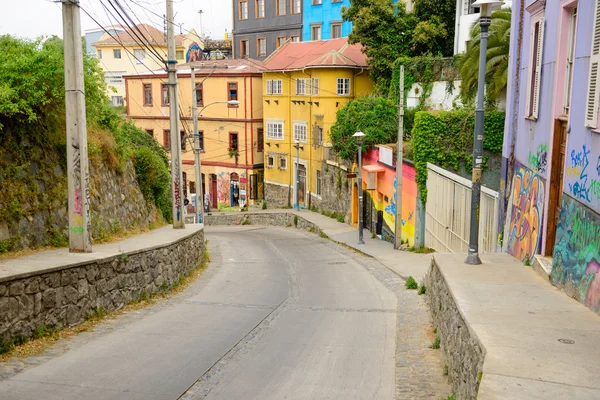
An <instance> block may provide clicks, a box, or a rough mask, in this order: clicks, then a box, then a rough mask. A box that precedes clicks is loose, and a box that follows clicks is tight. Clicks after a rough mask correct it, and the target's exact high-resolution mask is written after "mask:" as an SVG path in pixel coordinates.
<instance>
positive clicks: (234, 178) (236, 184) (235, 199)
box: [229, 172, 240, 207]
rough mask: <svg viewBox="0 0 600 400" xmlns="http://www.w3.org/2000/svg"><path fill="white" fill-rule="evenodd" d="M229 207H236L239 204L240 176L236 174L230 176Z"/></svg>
mask: <svg viewBox="0 0 600 400" xmlns="http://www.w3.org/2000/svg"><path fill="white" fill-rule="evenodd" d="M229 193H230V196H231V199H230V200H231V207H237V206H239V204H240V176H239V175H238V174H237V173H235V172H234V173H232V174H231V179H230V190H229Z"/></svg>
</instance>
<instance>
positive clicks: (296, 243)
mask: <svg viewBox="0 0 600 400" xmlns="http://www.w3.org/2000/svg"><path fill="white" fill-rule="evenodd" d="M206 237H207V239H208V240H209V251H210V254H211V258H212V262H211V264H210V266H209V268H208V270H207V271H206V272H205V276H203V277H201V278H200V279H198V280H197V281H196V282H194V283H193V284H192V285H191V286H190V287H188V288H187V289H186V290H185V291H184V292H183V293H181V294H180V295H177V296H175V297H173V298H171V299H169V300H167V301H164V302H159V303H158V304H156V305H153V306H151V307H150V308H149V309H147V310H143V311H139V312H131V313H128V314H126V315H124V316H121V317H118V318H117V319H116V320H114V321H109V322H106V323H103V324H101V326H100V327H99V328H97V329H96V331H95V332H93V333H90V334H87V335H85V334H84V335H81V337H78V338H76V339H74V340H73V341H72V343H68V345H66V346H65V347H64V351H63V353H62V354H59V355H57V356H55V357H53V358H51V359H49V360H47V361H45V360H44V361H45V362H41V363H40V362H39V361H36V360H35V359H34V360H32V361H31V364H32V367H29V368H26V369H25V370H24V371H22V372H20V373H18V374H16V375H14V376H12V377H10V378H8V379H5V380H2V381H0V398H2V399H6V400H8V399H11V400H12V399H18V400H25V399H36V400H37V399H48V400H53V399H61V400H63V399H145V400H146V399H179V398H181V399H393V398H394V396H395V395H396V397H402V390H401V389H402V388H400V390H399V389H398V388H397V377H396V376H397V375H396V374H397V370H396V366H397V365H399V364H398V363H399V360H396V358H397V357H398V356H397V353H398V351H399V347H398V346H399V344H398V343H397V340H396V338H397V334H398V335H400V333H401V331H398V332H397V307H398V297H397V295H396V294H395V293H393V292H392V291H391V290H390V289H389V288H388V287H390V283H389V282H392V281H393V282H395V279H394V277H390V273H389V271H383V272H382V271H380V270H381V269H382V267H381V266H374V264H375V263H374V262H372V261H371V260H369V259H368V258H366V257H362V256H358V255H356V254H354V253H353V252H351V251H349V250H346V249H344V248H342V247H340V246H337V245H334V244H332V243H331V242H329V241H327V240H322V239H319V238H318V237H316V235H310V234H307V233H303V232H300V231H297V230H295V229H281V228H259V227H251V226H249V227H246V226H244V227H234V228H232V227H208V228H207V232H206ZM378 275H380V276H378ZM382 281H383V282H384V283H385V282H386V281H389V282H388V283H387V284H386V285H384V284H383V283H382ZM394 284H397V282H396V283H394ZM392 286H393V284H392ZM413 297H414V296H413ZM421 311H422V310H421ZM406 312H410V310H406ZM398 315H399V314H398ZM404 334H406V335H407V337H408V336H410V334H408V333H406V332H405V333H404ZM409 350H410V349H409ZM398 354H399V353H398ZM419 357H420V359H422V358H423V356H419ZM42 358H43V357H42ZM407 360H408V361H407V363H408V362H409V361H410V357H409V358H407ZM433 361H434V363H435V362H436V359H433ZM437 362H438V363H439V361H437ZM411 363H412V362H411ZM408 367H410V368H413V369H414V367H412V366H411V365H408ZM435 368H439V371H438V372H441V367H440V366H439V365H436V366H435ZM407 371H408V369H407ZM439 375H441V373H440V374H439ZM416 384H417V385H421V386H422V387H428V386H427V384H428V383H425V384H423V383H422V382H416ZM407 385H408V386H410V382H409V383H407ZM408 386H407V387H408ZM405 389H406V388H405ZM431 390H434V392H435V390H436V388H435V387H433V389H431ZM408 391H413V390H412V389H410V390H408ZM423 394H426V393H423ZM430 394H433V392H431V393H430ZM437 394H438V393H437V392H436V395H437ZM414 395H415V393H414V391H413V393H412V395H410V396H407V397H410V398H412V397H414ZM423 398H429V397H423Z"/></svg>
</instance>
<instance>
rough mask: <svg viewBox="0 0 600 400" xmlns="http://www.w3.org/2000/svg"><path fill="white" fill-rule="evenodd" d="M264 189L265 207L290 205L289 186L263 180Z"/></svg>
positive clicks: (290, 193)
mask: <svg viewBox="0 0 600 400" xmlns="http://www.w3.org/2000/svg"><path fill="white" fill-rule="evenodd" d="M264 191H265V202H266V203H267V207H269V208H279V207H288V206H290V205H291V200H290V197H291V196H292V189H291V188H290V187H287V186H280V185H274V184H272V183H268V182H265V186H264Z"/></svg>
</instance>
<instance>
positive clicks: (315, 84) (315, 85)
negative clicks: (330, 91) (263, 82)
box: [311, 78, 319, 96]
mask: <svg viewBox="0 0 600 400" xmlns="http://www.w3.org/2000/svg"><path fill="white" fill-rule="evenodd" d="M311 87H312V94H313V96H316V95H318V94H319V78H312V85H311Z"/></svg>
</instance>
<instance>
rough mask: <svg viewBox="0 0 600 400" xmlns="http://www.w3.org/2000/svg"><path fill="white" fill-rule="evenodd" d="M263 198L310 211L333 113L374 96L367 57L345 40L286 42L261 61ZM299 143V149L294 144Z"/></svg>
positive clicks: (318, 192)
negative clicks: (262, 64)
mask: <svg viewBox="0 0 600 400" xmlns="http://www.w3.org/2000/svg"><path fill="white" fill-rule="evenodd" d="M265 68H266V71H265V72H264V73H263V91H264V93H265V95H264V97H263V107H264V125H265V130H266V134H265V199H266V201H267V204H269V206H275V207H281V206H288V205H292V206H294V205H295V204H296V192H295V186H296V185H295V184H294V180H295V176H296V169H297V170H298V177H299V179H298V203H299V205H300V207H310V206H311V204H313V203H319V202H320V201H319V200H321V193H322V190H321V189H322V185H325V184H329V182H327V183H326V182H323V180H322V176H323V166H324V161H323V160H324V158H325V157H324V152H326V151H327V149H328V148H329V147H331V143H330V138H329V131H330V128H331V126H332V125H333V124H334V123H335V120H336V113H337V111H338V110H340V109H341V108H342V107H344V106H345V105H346V104H347V103H348V102H349V101H351V100H352V99H354V98H356V97H360V96H364V95H367V94H369V93H371V92H372V89H373V82H372V80H371V79H370V78H369V71H368V67H367V57H366V56H365V55H364V54H363V53H362V52H361V47H360V45H349V44H348V40H347V39H346V38H343V39H333V40H322V41H313V42H291V41H290V42H287V43H286V44H285V45H283V46H282V47H280V48H279V49H278V50H277V51H276V52H274V53H273V54H272V55H271V56H270V57H269V58H267V59H266V60H265ZM296 142H299V149H296V148H295V143H296Z"/></svg>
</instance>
